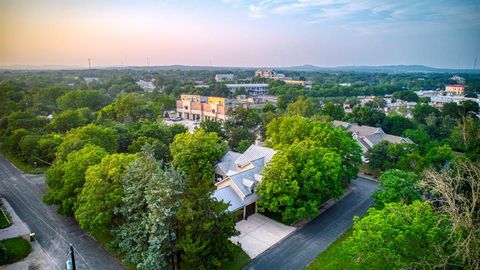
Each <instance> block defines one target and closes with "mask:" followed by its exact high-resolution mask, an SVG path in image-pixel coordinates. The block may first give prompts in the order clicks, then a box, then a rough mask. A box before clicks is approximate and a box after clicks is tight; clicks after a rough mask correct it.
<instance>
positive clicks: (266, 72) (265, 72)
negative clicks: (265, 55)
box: [255, 69, 289, 80]
mask: <svg viewBox="0 0 480 270" xmlns="http://www.w3.org/2000/svg"><path fill="white" fill-rule="evenodd" d="M255 76H256V77H260V78H266V79H274V80H284V79H289V78H286V77H285V75H283V74H282V73H278V72H276V71H275V70H273V69H257V71H255Z"/></svg>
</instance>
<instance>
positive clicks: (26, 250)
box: [0, 236, 32, 265]
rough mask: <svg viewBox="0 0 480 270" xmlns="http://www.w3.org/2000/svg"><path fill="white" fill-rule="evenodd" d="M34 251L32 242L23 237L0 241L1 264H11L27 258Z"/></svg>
mask: <svg viewBox="0 0 480 270" xmlns="http://www.w3.org/2000/svg"><path fill="white" fill-rule="evenodd" d="M30 251H32V246H31V245H30V243H29V242H28V241H27V240H25V239H23V238H22V237H20V236H19V237H15V238H10V239H5V240H2V241H0V265H5V264H11V263H14V262H17V261H20V260H21V259H23V258H25V257H27V256H28V254H30Z"/></svg>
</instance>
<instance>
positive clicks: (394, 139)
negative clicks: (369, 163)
mask: <svg viewBox="0 0 480 270" xmlns="http://www.w3.org/2000/svg"><path fill="white" fill-rule="evenodd" d="M332 125H333V126H335V127H343V128H345V129H346V130H348V131H351V132H352V136H353V138H354V139H355V140H356V141H357V143H358V144H359V145H360V147H361V148H362V152H363V153H364V154H365V153H366V152H367V151H368V149H370V148H372V147H373V146H374V145H376V144H378V143H379V142H381V141H387V142H389V143H413V141H412V140H410V139H409V138H404V137H400V136H395V135H390V134H387V133H385V132H384V131H383V130H382V129H381V128H379V127H370V126H360V125H357V124H350V123H347V122H343V121H337V120H334V121H333V122H332Z"/></svg>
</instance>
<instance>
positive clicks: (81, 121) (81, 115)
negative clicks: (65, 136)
mask: <svg viewBox="0 0 480 270" xmlns="http://www.w3.org/2000/svg"><path fill="white" fill-rule="evenodd" d="M90 115H91V112H90V110H89V109H88V108H80V109H75V110H73V109H70V110H65V111H63V112H61V113H60V114H58V115H55V116H54V117H53V118H52V120H50V122H49V123H48V125H47V129H49V130H51V131H55V132H61V133H65V132H67V131H68V130H70V129H72V128H76V127H80V126H84V125H85V124H87V123H88V122H90V121H91V120H92V119H91V117H90Z"/></svg>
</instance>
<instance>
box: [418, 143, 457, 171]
mask: <svg viewBox="0 0 480 270" xmlns="http://www.w3.org/2000/svg"><path fill="white" fill-rule="evenodd" d="M454 157H455V156H454V154H453V151H452V148H450V146H448V145H442V146H437V147H433V148H431V149H430V150H428V152H427V154H426V155H425V165H426V166H432V167H433V168H435V169H437V170H440V169H442V168H444V167H445V165H446V164H447V163H448V162H450V161H451V160H453V158H454Z"/></svg>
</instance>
